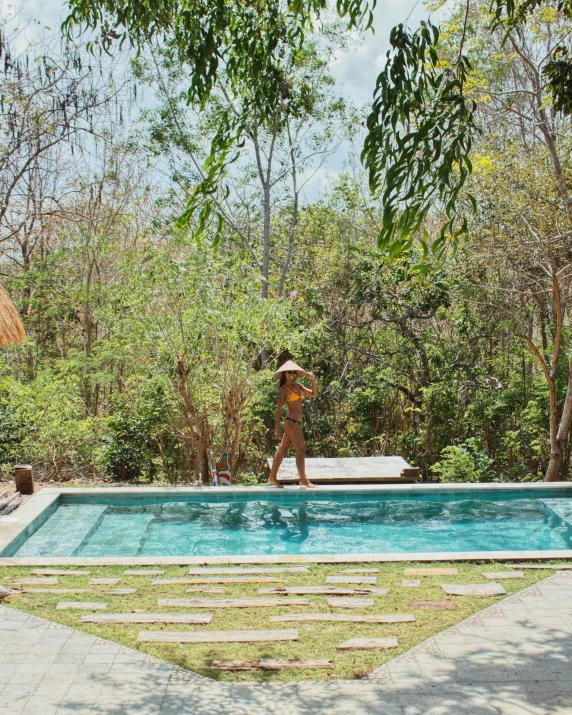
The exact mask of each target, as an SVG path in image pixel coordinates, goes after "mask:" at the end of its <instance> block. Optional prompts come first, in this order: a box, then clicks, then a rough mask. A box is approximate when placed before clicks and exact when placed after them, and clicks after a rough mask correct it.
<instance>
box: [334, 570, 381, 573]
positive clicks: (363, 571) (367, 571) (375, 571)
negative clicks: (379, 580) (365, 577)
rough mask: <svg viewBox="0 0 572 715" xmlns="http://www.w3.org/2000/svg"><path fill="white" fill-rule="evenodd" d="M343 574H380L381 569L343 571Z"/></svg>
mask: <svg viewBox="0 0 572 715" xmlns="http://www.w3.org/2000/svg"><path fill="white" fill-rule="evenodd" d="M342 573H355V574H360V573H364V574H368V573H379V569H342Z"/></svg>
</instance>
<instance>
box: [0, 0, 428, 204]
mask: <svg viewBox="0 0 572 715" xmlns="http://www.w3.org/2000/svg"><path fill="white" fill-rule="evenodd" d="M17 8H20V11H19V24H20V25H21V26H22V25H26V26H27V27H26V30H25V33H24V36H25V35H28V36H33V35H34V34H35V33H38V32H41V28H42V26H44V27H49V28H51V29H55V28H57V27H58V26H59V24H60V23H61V21H62V20H63V18H64V17H65V16H66V15H67V12H66V9H67V3H66V2H62V0H21V2H20V3H18V2H14V3H4V4H3V9H2V13H3V14H4V15H5V14H7V13H12V14H13V13H14V11H15V9H17ZM427 14H428V13H427V10H426V8H425V6H424V4H423V0H378V4H377V7H376V9H375V11H374V17H375V20H374V28H375V34H374V33H372V32H371V31H370V32H367V33H366V34H365V36H364V37H363V38H360V39H359V40H358V41H357V42H356V43H354V45H353V46H352V47H351V49H349V50H348V51H346V52H344V53H342V54H340V55H339V56H337V57H336V58H333V59H332V62H331V63H330V70H331V72H332V75H333V76H334V78H335V79H336V81H337V85H338V86H337V90H338V92H340V93H343V94H344V95H345V96H346V97H348V98H349V99H350V100H351V101H352V102H353V103H354V104H355V105H356V106H358V107H362V106H364V105H366V104H368V103H370V102H371V99H372V95H373V90H374V87H375V82H376V78H377V75H378V74H379V73H380V71H381V70H382V69H383V66H384V64H385V55H386V52H387V50H388V49H389V34H390V31H391V28H392V27H394V26H395V25H397V24H399V23H400V22H405V21H406V20H408V24H409V26H410V27H411V28H416V27H417V26H418V25H419V21H420V20H423V19H425V18H426V17H427ZM24 36H22V37H21V41H22V42H23V41H24ZM152 103H153V100H152V97H151V96H150V91H148V92H147V93H144V94H143V104H145V105H147V106H149V105H150V104H151V105H152ZM350 150H351V146H350V145H349V144H348V143H344V144H342V145H341V146H340V147H339V149H338V151H337V152H336V153H335V154H334V155H332V156H331V157H329V159H328V161H327V162H326V163H325V165H324V166H323V167H322V168H321V169H320V170H319V171H317V172H316V174H315V176H314V177H313V178H312V179H311V180H310V181H309V182H308V184H307V186H306V199H307V200H309V201H314V200H316V199H317V198H318V197H319V195H320V194H321V193H322V192H323V191H324V190H325V188H326V187H327V185H328V184H330V183H331V182H332V180H335V177H336V176H337V175H338V174H339V173H341V172H343V171H344V169H345V168H347V160H348V154H349V152H350Z"/></svg>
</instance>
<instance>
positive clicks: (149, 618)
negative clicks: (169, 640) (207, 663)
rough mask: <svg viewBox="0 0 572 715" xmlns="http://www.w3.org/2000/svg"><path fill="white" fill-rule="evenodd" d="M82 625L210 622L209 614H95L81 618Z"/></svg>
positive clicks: (210, 615) (210, 616)
mask: <svg viewBox="0 0 572 715" xmlns="http://www.w3.org/2000/svg"><path fill="white" fill-rule="evenodd" d="M79 620H80V621H81V622H82V623H200V624H203V625H204V624H206V625H208V624H209V623H210V622H211V621H212V614H210V613H104V614H101V613H96V614H93V615H87V616H82V617H81V618H80V619H79Z"/></svg>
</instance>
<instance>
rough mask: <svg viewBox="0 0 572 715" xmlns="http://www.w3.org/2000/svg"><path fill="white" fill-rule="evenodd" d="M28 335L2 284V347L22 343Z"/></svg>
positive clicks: (0, 322) (0, 318)
mask: <svg viewBox="0 0 572 715" xmlns="http://www.w3.org/2000/svg"><path fill="white" fill-rule="evenodd" d="M25 337H26V333H25V332H24V326H23V325H22V321H21V320H20V316H19V315H18V312H17V310H16V308H15V307H14V304H13V303H12V301H11V300H10V298H8V294H7V293H6V291H5V290H4V288H2V286H0V348H4V347H6V346H8V345H20V343H21V342H22V340H24V338H25Z"/></svg>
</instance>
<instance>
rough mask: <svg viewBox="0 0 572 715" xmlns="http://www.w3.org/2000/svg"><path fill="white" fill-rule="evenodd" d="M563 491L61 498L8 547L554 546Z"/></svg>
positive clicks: (567, 524)
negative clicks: (18, 543) (15, 544)
mask: <svg viewBox="0 0 572 715" xmlns="http://www.w3.org/2000/svg"><path fill="white" fill-rule="evenodd" d="M571 497H572V494H571V491H570V490H569V491H565V490H558V491H557V492H556V494H555V492H554V490H551V491H548V490H547V491H546V492H544V491H535V492H534V493H532V491H525V492H517V493H515V492H509V491H508V490H507V491H504V490H503V491H500V492H499V491H492V490H491V491H490V492H486V491H483V492H479V493H478V495H477V494H475V493H474V492H473V493H467V492H465V493H463V492H454V493H447V492H432V493H428V492H427V493H425V494H424V493H422V492H421V493H420V492H419V491H417V492H415V493H413V492H411V493H410V492H391V491H388V492H381V491H380V492H371V491H370V492H365V491H364V492H356V491H352V492H349V491H348V492H331V491H330V492H328V491H327V490H320V492H318V493H316V492H314V493H312V494H311V495H310V494H308V492H289V493H288V492H286V493H284V492H280V493H277V492H272V493H260V492H258V493H253V494H252V495H248V494H244V493H242V494H240V493H234V494H230V493H229V494H228V495H225V494H224V493H221V492H217V493H216V494H215V493H213V495H212V497H211V495H210V494H209V495H204V494H192V495H189V494H178V495H176V496H170V495H169V496H160V497H159V496H143V497H141V496H138V497H133V498H131V497H129V498H126V497H125V496H118V497H113V496H111V497H110V496H95V495H94V496H92V495H89V496H85V495H82V496H79V495H78V496H77V497H76V496H74V497H68V496H66V497H63V499H62V501H61V503H60V505H59V507H58V508H57V509H56V510H55V511H54V513H53V514H52V515H51V516H50V517H49V518H48V519H47V521H46V522H45V523H44V524H43V525H42V526H41V527H40V528H39V529H38V530H37V531H36V532H35V533H33V534H32V535H31V536H30V537H29V538H28V539H27V540H26V541H25V542H24V543H23V544H22V545H21V546H20V547H19V548H18V550H17V551H16V553H15V554H14V555H16V556H215V555H236V556H239V555H261V554H277V555H278V554H348V553H351V554H359V553H389V552H394V553H396V552H397V553H404V552H435V551H501V550H502V551H505V550H519V551H520V550H527V551H529V550H548V549H562V550H563V549H572V498H571ZM5 555H12V554H5Z"/></svg>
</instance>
